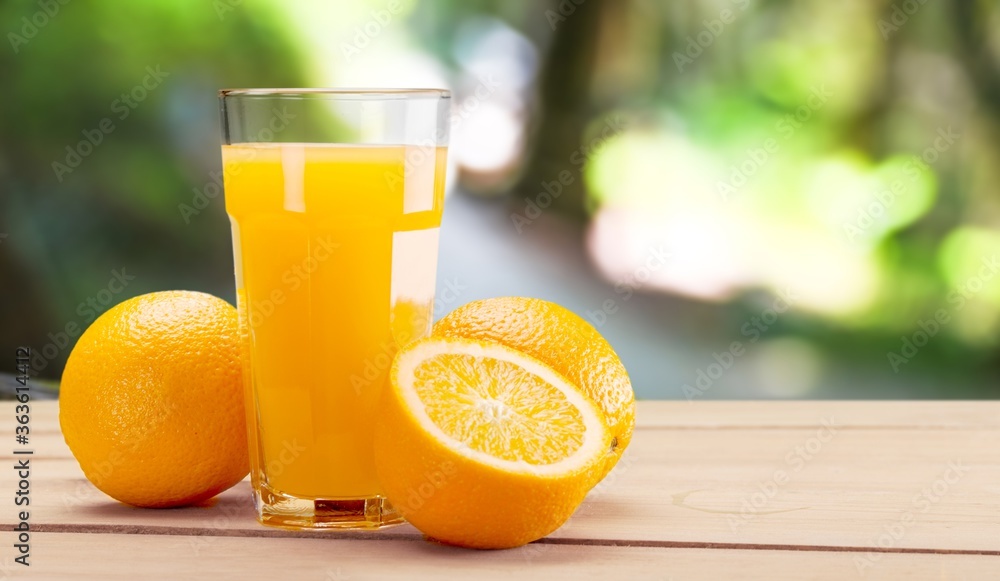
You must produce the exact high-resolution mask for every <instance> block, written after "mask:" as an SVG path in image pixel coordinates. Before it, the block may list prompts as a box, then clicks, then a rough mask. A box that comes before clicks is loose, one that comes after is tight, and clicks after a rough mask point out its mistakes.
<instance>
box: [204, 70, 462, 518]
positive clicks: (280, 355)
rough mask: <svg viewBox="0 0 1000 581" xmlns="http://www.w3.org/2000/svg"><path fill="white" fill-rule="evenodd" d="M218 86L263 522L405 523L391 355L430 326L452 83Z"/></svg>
mask: <svg viewBox="0 0 1000 581" xmlns="http://www.w3.org/2000/svg"><path fill="white" fill-rule="evenodd" d="M219 97H220V101H221V112H222V129H223V141H224V144H223V146H222V159H223V180H224V184H225V199H226V212H227V213H228V214H229V218H230V222H231V224H232V234H233V254H234V263H235V273H236V295H237V303H238V310H239V324H240V331H241V336H242V357H243V377H244V384H245V390H246V409H247V427H248V432H249V434H248V438H249V443H250V467H251V469H250V475H251V480H252V486H253V496H254V504H255V506H256V510H257V516H258V519H259V520H260V521H261V522H262V523H264V524H268V525H275V526H281V527H291V528H319V527H348V528H378V527H383V526H388V525H392V524H396V523H399V522H402V517H401V516H400V514H399V512H398V511H397V510H396V509H394V508H393V507H392V505H391V503H390V502H389V501H388V500H387V499H386V498H385V497H384V496H383V491H382V488H381V486H380V485H379V481H378V478H377V476H376V474H375V466H374V462H373V458H372V432H373V427H374V424H375V419H376V418H377V417H378V414H379V397H380V394H381V392H382V391H383V390H384V389H385V388H386V383H387V381H388V376H389V369H390V367H391V363H392V358H393V355H394V354H395V353H396V351H397V350H398V349H399V348H401V347H402V346H403V345H405V344H406V343H408V342H411V341H413V340H415V339H418V338H420V337H423V336H425V335H427V334H429V332H430V326H431V315H432V311H433V304H434V281H435V274H436V272H435V271H436V268H437V250H438V232H439V227H440V225H441V211H442V206H443V202H444V176H445V159H446V154H447V144H448V121H449V101H450V96H449V93H448V92H447V91H443V90H436V89H435V90H431V89H419V90H404V89H398V90H382V89H378V90H376V89H372V90H340V89H230V90H223V91H220V93H219Z"/></svg>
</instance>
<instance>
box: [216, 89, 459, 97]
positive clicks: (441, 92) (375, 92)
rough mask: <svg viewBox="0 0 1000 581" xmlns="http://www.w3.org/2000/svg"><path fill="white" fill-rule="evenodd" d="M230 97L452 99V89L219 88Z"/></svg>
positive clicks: (223, 94) (222, 94) (220, 93)
mask: <svg viewBox="0 0 1000 581" xmlns="http://www.w3.org/2000/svg"><path fill="white" fill-rule="evenodd" d="M229 97H270V98H282V97H285V98H306V97H327V98H331V99H359V100H361V99H372V100H376V99H378V100H390V99H400V100H402V99H450V98H451V91H449V90H447V89H407V88H390V89H378V88H354V89H346V88H338V87H313V88H276V89H268V88H245V89H219V98H220V99H226V98H229Z"/></svg>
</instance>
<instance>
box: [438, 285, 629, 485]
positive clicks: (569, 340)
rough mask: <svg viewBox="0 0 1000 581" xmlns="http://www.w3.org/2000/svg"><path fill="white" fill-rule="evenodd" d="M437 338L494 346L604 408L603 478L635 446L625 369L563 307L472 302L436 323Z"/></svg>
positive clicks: (513, 300)
mask: <svg viewBox="0 0 1000 581" xmlns="http://www.w3.org/2000/svg"><path fill="white" fill-rule="evenodd" d="M433 335H436V336H444V337H464V338H467V339H480V340H482V339H485V340H489V341H495V342H497V343H501V344H503V345H506V346H507V347H511V348H513V349H516V350H518V351H520V352H522V353H525V354H527V355H530V356H532V357H534V358H536V359H538V360H540V361H541V362H542V363H545V364H546V365H548V366H549V367H552V368H553V369H555V370H556V371H558V372H559V373H561V374H562V375H563V376H565V377H566V378H567V379H568V380H569V381H570V382H571V383H572V384H574V385H576V386H577V387H578V388H579V389H580V390H581V391H582V392H583V393H584V394H586V395H587V396H589V397H590V398H591V399H593V400H594V402H595V403H596V404H597V405H598V407H599V408H601V410H602V411H603V412H604V415H605V421H606V422H607V425H608V427H609V428H610V429H611V435H612V436H613V437H614V440H613V441H612V444H611V449H610V450H609V451H608V455H607V460H606V463H605V469H604V473H605V474H607V473H608V472H610V471H611V469H612V468H613V467H614V466H615V464H616V463H617V462H618V459H619V458H621V455H622V452H624V451H625V448H626V447H627V446H628V444H629V442H630V441H631V440H632V430H633V428H634V427H635V393H634V392H633V391H632V383H631V382H630V381H629V378H628V373H627V372H626V371H625V366H624V365H623V364H622V362H621V359H619V358H618V355H617V354H616V353H615V351H614V349H612V348H611V344H610V343H608V342H607V340H605V339H604V337H602V336H601V334H600V333H598V332H597V329H595V328H594V327H592V326H591V325H590V324H589V323H587V321H585V320H583V319H582V318H580V317H579V316H578V315H576V314H575V313H573V312H572V311H570V310H568V309H566V308H565V307H562V306H559V305H557V304H555V303H552V302H549V301H544V300H541V299H533V298H526V297H498V298H492V299H483V300H479V301H473V302H471V303H468V304H465V305H463V306H461V307H458V308H457V309H455V310H454V311H452V312H450V313H448V314H447V315H446V316H445V317H444V318H442V319H441V320H440V321H438V322H437V323H436V324H435V325H434V330H433Z"/></svg>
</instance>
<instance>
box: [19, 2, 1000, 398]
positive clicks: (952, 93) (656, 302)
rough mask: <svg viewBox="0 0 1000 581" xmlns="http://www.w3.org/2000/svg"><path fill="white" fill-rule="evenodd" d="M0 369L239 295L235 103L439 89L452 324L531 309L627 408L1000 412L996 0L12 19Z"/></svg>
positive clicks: (350, 6)
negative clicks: (480, 309)
mask: <svg viewBox="0 0 1000 581" xmlns="http://www.w3.org/2000/svg"><path fill="white" fill-rule="evenodd" d="M0 31H2V32H3V33H4V36H5V39H6V40H5V43H4V45H3V46H0V103H2V107H3V115H2V117H0V354H7V355H0V371H7V372H11V371H13V368H14V350H15V348H16V346H18V345H30V346H32V347H33V348H34V350H35V352H36V354H37V356H36V359H35V361H34V363H33V367H34V369H35V371H36V372H37V374H38V376H39V377H40V378H49V379H58V377H59V375H60V373H61V370H62V367H63V364H64V363H65V359H66V357H67V355H68V354H69V351H70V349H71V348H72V344H73V342H74V341H75V338H76V336H78V334H79V332H80V329H82V328H85V327H86V325H87V324H89V322H91V321H92V320H93V319H94V317H96V316H97V315H98V314H99V313H101V312H103V311H104V310H106V309H107V308H108V307H109V306H111V305H113V304H115V303H117V302H119V301H121V300H124V299H126V298H128V297H131V296H135V295H138V294H142V293H146V292H150V291H155V290H164V289H179V288H183V289H192V290H203V291H207V292H211V293H214V294H217V295H219V296H222V297H224V298H226V299H227V300H230V301H233V300H234V292H233V266H232V247H231V240H230V233H229V223H228V220H227V218H226V215H225V210H224V204H223V202H222V197H221V195H220V194H219V187H218V182H219V170H220V155H219V128H218V126H219V120H218V110H217V101H216V91H217V90H218V89H219V88H222V87H296V86H363V87H390V86H404V87H410V86H412V87H446V88H450V89H451V90H452V91H453V94H454V98H453V102H454V114H453V123H452V142H451V153H450V176H449V192H448V198H447V200H448V201H447V203H446V209H445V219H444V224H443V227H442V239H441V259H440V265H439V271H440V272H439V277H438V300H437V301H436V304H435V310H436V315H437V316H440V315H442V314H444V313H445V312H447V311H449V310H450V309H452V308H454V307H456V306H458V305H459V304H462V303H465V302H467V301H470V300H474V299H477V298H482V297H488V296H497V295H531V296H538V297H542V298H547V299H550V300H555V301H557V302H559V303H561V304H564V305H565V306H567V307H569V308H571V309H573V310H574V311H576V312H577V313H579V314H580V315H581V316H584V317H585V318H587V319H589V320H590V321H591V322H592V323H593V324H594V325H595V326H596V327H598V329H599V330H600V331H601V332H602V333H603V334H604V335H605V336H606V337H607V338H608V339H609V340H610V341H611V343H612V344H613V345H614V346H615V348H616V350H617V351H618V352H619V354H620V355H621V357H622V359H623V360H624V361H625V364H626V366H627V368H628V369H629V371H630V374H631V376H632V379H633V384H634V385H635V388H636V392H637V394H638V395H639V397H642V398H672V399H684V398H688V399H711V398H995V397H997V396H1000V384H998V379H1000V358H998V357H997V354H998V351H997V344H998V333H1000V276H998V274H1000V262H998V260H1000V195H998V190H997V184H998V183H1000V163H998V162H1000V7H998V5H997V3H996V2H993V1H971V0H970V1H960V0H953V1H936V2H922V1H920V0H907V1H899V0H896V1H894V2H890V1H887V0H882V1H875V0H842V1H840V2H822V1H818V0H803V1H800V2H794V3H793V2H775V1H764V0H678V1H668V0H661V1H658V2H657V1H652V0H562V1H561V2H557V1H555V0H551V1H547V2H538V1H527V0H520V1H500V0H479V1H464V2H459V1H458V0H424V1H406V0H392V1H382V0H370V1H357V0H348V1H338V2H335V3H334V2H320V1H315V2H308V1H305V0H291V1H288V0H286V1H278V0H272V1H254V0H243V1H237V0H215V1H212V2H206V1H194V0H189V1H179V0H170V1H167V0H151V1H147V2H141V3H140V2H135V3H123V2H117V1H115V2H113V1H111V0H88V1H79V0H76V1H74V0H68V1H65V2H60V1H59V0H41V1H39V2H4V3H2V4H0Z"/></svg>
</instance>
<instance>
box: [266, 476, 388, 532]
mask: <svg viewBox="0 0 1000 581" xmlns="http://www.w3.org/2000/svg"><path fill="white" fill-rule="evenodd" d="M253 502H254V507H255V508H256V509H257V520H258V521H260V522H261V524H265V525H267V526H272V527H280V528H286V529H295V530H302V529H368V530H374V529H381V528H386V527H391V526H395V525H399V524H403V523H404V522H406V521H405V520H403V516H402V515H401V514H400V513H399V511H397V510H396V509H395V508H394V507H393V506H392V504H391V503H390V502H389V500H388V499H386V498H384V497H382V496H373V497H370V498H345V499H327V498H324V499H315V498H299V497H296V496H292V495H290V494H285V493H283V492H276V491H273V490H271V489H269V488H268V487H267V486H266V485H265V486H262V487H261V489H260V490H256V489H255V490H254V491H253Z"/></svg>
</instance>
